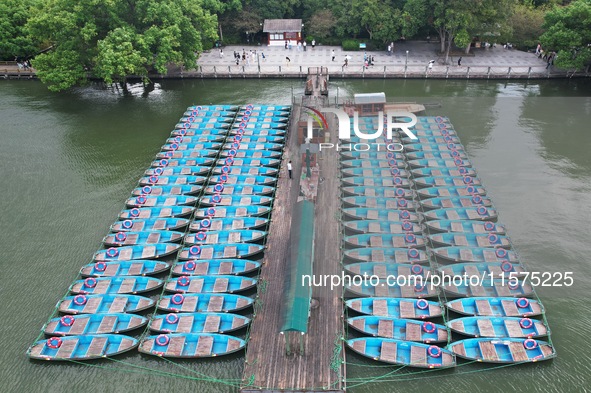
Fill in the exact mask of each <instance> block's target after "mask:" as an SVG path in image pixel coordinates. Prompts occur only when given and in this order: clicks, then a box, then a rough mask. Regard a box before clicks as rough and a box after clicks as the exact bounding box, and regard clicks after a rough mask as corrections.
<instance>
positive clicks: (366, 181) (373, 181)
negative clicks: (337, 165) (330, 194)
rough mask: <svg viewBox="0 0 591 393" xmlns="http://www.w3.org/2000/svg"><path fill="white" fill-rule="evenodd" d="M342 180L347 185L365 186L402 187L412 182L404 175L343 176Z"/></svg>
mask: <svg viewBox="0 0 591 393" xmlns="http://www.w3.org/2000/svg"><path fill="white" fill-rule="evenodd" d="M341 182H342V183H343V185H345V186H364V187H402V188H410V187H411V185H412V182H411V181H410V180H409V179H407V178H403V177H394V176H393V175H390V176H389V177H366V176H356V177H343V178H342V179H341Z"/></svg>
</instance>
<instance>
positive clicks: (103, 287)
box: [69, 276, 164, 295]
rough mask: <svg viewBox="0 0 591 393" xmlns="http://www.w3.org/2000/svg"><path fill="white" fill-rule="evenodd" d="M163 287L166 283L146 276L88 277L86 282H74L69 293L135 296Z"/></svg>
mask: <svg viewBox="0 0 591 393" xmlns="http://www.w3.org/2000/svg"><path fill="white" fill-rule="evenodd" d="M162 285H164V281H162V280H159V279H157V278H153V277H144V276H114V277H87V278H85V279H84V280H76V281H74V282H73V283H72V285H70V288H69V291H70V292H72V293H81V294H95V295H100V294H119V293H123V294H125V293H129V294H132V295H135V294H137V293H142V292H149V291H152V290H154V289H157V288H160V287H161V286H162Z"/></svg>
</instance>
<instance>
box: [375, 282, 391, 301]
mask: <svg viewBox="0 0 591 393" xmlns="http://www.w3.org/2000/svg"><path fill="white" fill-rule="evenodd" d="M382 284H383V285H382ZM374 290H375V296H380V297H381V296H390V288H389V287H388V285H387V284H386V283H385V282H380V283H379V284H378V285H377V286H375V287H374Z"/></svg>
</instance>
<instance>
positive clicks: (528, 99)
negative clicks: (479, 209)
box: [0, 80, 591, 393]
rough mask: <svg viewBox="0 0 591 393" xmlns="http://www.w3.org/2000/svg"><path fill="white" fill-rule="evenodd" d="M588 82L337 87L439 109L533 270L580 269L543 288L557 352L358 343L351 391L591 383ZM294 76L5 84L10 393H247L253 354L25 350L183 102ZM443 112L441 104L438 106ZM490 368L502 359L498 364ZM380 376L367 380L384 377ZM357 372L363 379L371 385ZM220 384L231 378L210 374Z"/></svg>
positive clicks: (288, 89) (283, 96) (265, 94)
mask: <svg viewBox="0 0 591 393" xmlns="http://www.w3.org/2000/svg"><path fill="white" fill-rule="evenodd" d="M589 82H590V81H588V80H587V81H580V80H579V81H530V82H523V81H519V82H507V83H505V82H498V81H439V80H407V81H401V80H388V81H352V80H347V81H337V82H335V83H333V84H332V90H331V94H334V95H333V96H331V100H334V99H335V98H336V97H335V96H336V90H337V89H336V87H338V94H339V98H340V99H341V100H342V99H343V98H344V97H347V96H351V95H352V94H353V93H360V92H376V91H384V92H385V93H386V95H387V97H388V99H389V100H390V101H394V100H395V101H414V102H420V103H427V104H430V105H429V107H430V108H431V109H429V110H428V114H429V115H444V116H448V117H449V118H450V119H451V122H452V123H453V125H454V126H455V129H456V130H457V131H458V134H459V136H460V138H461V140H462V142H463V144H464V145H465V146H466V148H467V150H468V153H469V155H470V158H471V160H472V162H473V164H474V166H475V168H476V169H477V171H478V173H479V176H480V177H481V179H482V181H483V183H484V185H485V186H486V189H487V190H488V193H489V195H490V196H491V197H492V199H493V201H494V203H495V205H496V207H497V209H498V210H499V212H500V217H499V221H500V222H502V223H504V224H506V226H507V228H508V231H509V235H510V236H511V238H512V240H513V242H514V244H515V247H516V249H517V250H518V251H519V253H520V254H521V256H522V258H523V260H524V261H525V263H526V265H527V266H528V268H529V270H530V271H538V272H545V271H548V272H574V274H573V275H574V285H573V286H572V287H568V288H566V287H540V288H538V289H537V292H538V295H539V296H540V298H541V299H542V301H543V303H544V305H545V307H546V310H547V318H548V322H549V324H550V327H551V329H552V341H553V343H554V344H555V346H556V349H557V352H558V358H557V359H555V360H553V361H551V362H544V363H539V364H533V365H527V366H518V367H496V368H495V367H492V369H487V367H483V366H481V365H464V366H461V367H458V368H456V369H454V370H451V371H444V372H434V373H433V372H423V373H420V372H419V373H416V372H414V373H411V374H407V373H406V371H405V370H402V371H397V372H393V370H394V369H393V368H391V367H388V366H382V365H380V364H378V363H372V362H367V361H365V360H363V359H361V358H359V357H356V356H355V355H352V354H351V353H350V352H347V355H348V356H347V361H349V362H351V364H350V366H349V367H348V369H347V377H348V378H349V383H348V385H349V387H350V391H352V392H356V393H358V392H359V393H360V392H372V393H373V392H376V393H382V392H383V393H386V392H391V391H394V390H396V391H418V390H419V389H421V390H433V391H435V390H437V391H456V392H496V391H513V390H515V391H524V392H582V391H586V389H589V388H588V387H589V386H591V367H590V364H591V340H589V326H590V325H591V306H590V303H589V302H588V299H589V295H588V293H589V290H590V289H591V263H590V262H589V257H588V253H589V250H590V249H591V247H590V246H589V244H590V243H589V235H588V228H589V223H590V222H591V209H590V206H591V154H590V152H589V150H590V149H591V133H589V119H591V97H590V95H591V83H589ZM292 91H293V94H296V95H297V94H301V92H302V91H303V83H302V82H301V81H289V80H262V81H258V80H248V81H244V80H224V81H215V80H211V81H201V80H185V81H166V82H163V83H162V84H159V85H157V86H156V88H155V89H154V90H153V91H151V92H148V93H146V92H144V91H143V89H141V88H140V87H135V88H132V89H131V91H130V93H129V94H118V93H117V92H113V91H110V90H104V89H100V88H98V87H86V88H79V89H75V90H73V91H71V92H68V93H62V94H54V93H50V92H48V91H47V90H46V89H45V87H43V86H42V85H41V84H40V83H38V82H32V81H2V82H0V156H1V157H2V160H1V161H0V170H1V174H2V176H1V180H0V182H1V184H2V188H1V190H2V198H1V199H0V208H1V209H0V211H1V212H2V219H1V220H0V223H1V224H0V225H1V226H2V232H1V235H0V299H1V300H2V303H1V305H0V310H1V315H2V316H3V323H2V324H0V337H2V340H3V345H2V347H3V350H2V351H1V352H0V381H2V382H1V387H0V391H2V392H30V393H33V392H67V391H69V392H85V393H93V392H137V391H142V392H147V391H149V392H152V391H166V390H168V391H188V390H193V391H197V392H200V393H201V392H204V393H207V392H235V391H236V390H237V389H236V388H235V387H234V386H235V385H237V384H238V383H239V380H240V378H241V374H242V363H243V357H242V356H233V357H224V358H219V359H216V360H213V361H196V362H191V361H184V362H183V361H181V362H177V361H175V362H168V361H165V360H158V359H156V358H149V357H146V356H140V355H139V354H132V355H128V356H123V357H119V358H117V359H115V360H104V361H99V362H93V363H90V364H89V365H87V364H75V363H59V364H58V363H50V362H31V361H29V360H28V358H27V357H26V356H25V351H26V349H27V347H28V346H29V345H30V344H31V343H32V342H33V341H34V340H35V338H36V337H37V336H38V335H39V329H40V328H41V327H42V326H43V324H44V323H45V322H46V320H47V318H48V317H49V316H50V315H51V313H52V312H53V310H54V307H55V304H56V302H57V301H58V300H59V299H60V298H61V297H62V296H63V295H64V294H65V293H66V289H67V287H68V286H69V285H70V283H71V282H72V280H73V279H74V278H75V277H76V273H77V271H78V270H79V268H80V266H82V265H83V264H86V263H88V262H90V258H91V256H92V254H93V253H94V251H95V250H96V249H97V248H99V245H100V240H101V239H102V237H103V236H104V235H105V234H106V232H107V231H108V228H109V225H110V224H112V222H113V221H114V220H115V219H116V217H117V213H118V212H119V211H120V210H121V209H122V208H123V202H124V201H125V199H126V198H127V197H128V195H129V192H130V191H131V189H132V188H133V187H134V186H135V184H136V182H137V180H138V179H139V177H140V176H141V175H142V173H143V171H144V170H145V169H146V168H147V167H148V166H149V164H150V162H151V160H152V159H153V157H154V156H155V154H156V153H157V152H158V151H159V149H160V146H161V145H162V144H163V143H164V140H165V139H166V138H167V136H168V135H169V134H170V132H171V130H172V128H173V126H174V124H175V123H176V122H177V120H178V119H179V117H180V116H181V114H182V112H183V111H184V110H185V108H186V107H187V106H189V105H192V104H209V103H216V104H219V103H235V104H244V103H248V102H253V103H274V104H288V103H290V101H291V95H292ZM434 106H437V107H434ZM488 368H490V367H488ZM387 373H389V374H388V375H386V376H385V377H383V379H382V382H379V383H363V382H366V381H367V379H368V378H370V377H373V376H376V377H377V376H381V375H384V374H387ZM358 378H363V379H364V381H361V380H359V379H358ZM212 379H217V380H219V381H222V383H216V382H212V381H211V380H212Z"/></svg>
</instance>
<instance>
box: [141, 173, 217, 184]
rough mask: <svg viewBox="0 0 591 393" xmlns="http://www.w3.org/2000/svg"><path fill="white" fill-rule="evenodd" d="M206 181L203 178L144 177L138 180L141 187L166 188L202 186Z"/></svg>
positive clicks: (205, 178)
mask: <svg viewBox="0 0 591 393" xmlns="http://www.w3.org/2000/svg"><path fill="white" fill-rule="evenodd" d="M206 180H207V177H204V176H180V175H179V176H156V175H152V176H145V177H142V178H141V179H140V185H142V186H156V185H158V186H167V185H170V186H172V185H177V186H178V185H183V184H202V183H204V182H205V181H206Z"/></svg>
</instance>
